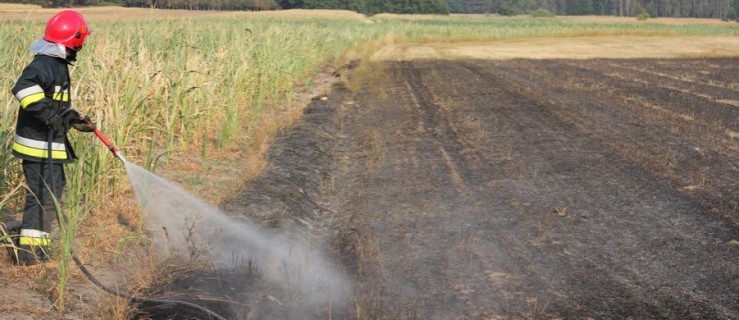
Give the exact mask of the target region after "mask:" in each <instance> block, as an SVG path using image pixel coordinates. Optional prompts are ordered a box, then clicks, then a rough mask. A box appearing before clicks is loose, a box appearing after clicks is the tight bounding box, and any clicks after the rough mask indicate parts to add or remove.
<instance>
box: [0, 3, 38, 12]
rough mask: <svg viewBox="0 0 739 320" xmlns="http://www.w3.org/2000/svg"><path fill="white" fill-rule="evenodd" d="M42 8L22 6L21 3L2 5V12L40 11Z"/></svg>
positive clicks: (0, 6)
mask: <svg viewBox="0 0 739 320" xmlns="http://www.w3.org/2000/svg"><path fill="white" fill-rule="evenodd" d="M39 9H41V6H39V5H37V4H20V3H0V11H6V10H39Z"/></svg>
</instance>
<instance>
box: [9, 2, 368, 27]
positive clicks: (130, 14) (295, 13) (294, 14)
mask: <svg viewBox="0 0 739 320" xmlns="http://www.w3.org/2000/svg"><path fill="white" fill-rule="evenodd" d="M6 7H7V8H6ZM59 10H61V9H43V8H41V7H40V6H36V5H22V4H0V20H24V21H46V20H47V19H49V17H51V16H52V15H54V14H56V13H57V12H59ZM75 10H77V11H78V12H80V13H81V14H82V15H84V16H85V19H86V20H87V21H89V22H91V23H95V22H103V21H115V20H131V19H151V18H182V17H187V18H199V17H218V16H224V17H231V16H243V17H245V18H251V17H263V18H285V19H304V18H315V19H334V20H359V21H365V22H372V21H371V20H370V19H368V18H367V17H366V16H365V15H363V14H360V13H356V12H353V11H346V10H298V9H295V10H280V11H256V12H244V11H191V10H161V9H146V8H121V7H85V8H75Z"/></svg>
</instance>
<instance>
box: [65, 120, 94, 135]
mask: <svg viewBox="0 0 739 320" xmlns="http://www.w3.org/2000/svg"><path fill="white" fill-rule="evenodd" d="M70 123H71V124H72V128H75V129H77V131H81V132H93V131H95V129H97V126H96V125H95V123H94V122H92V119H90V117H82V119H74V120H72V121H71V122H70Z"/></svg>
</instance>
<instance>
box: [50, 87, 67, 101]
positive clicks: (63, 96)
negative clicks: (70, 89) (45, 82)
mask: <svg viewBox="0 0 739 320" xmlns="http://www.w3.org/2000/svg"><path fill="white" fill-rule="evenodd" d="M51 97H52V99H54V100H57V101H69V94H68V93H67V91H66V90H62V87H61V86H55V87H54V94H53V95H51Z"/></svg>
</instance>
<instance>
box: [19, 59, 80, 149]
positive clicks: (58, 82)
mask: <svg viewBox="0 0 739 320" xmlns="http://www.w3.org/2000/svg"><path fill="white" fill-rule="evenodd" d="M68 64H69V63H68V62H67V60H65V59H63V58H60V57H53V56H48V55H41V54H38V55H36V56H35V57H34V59H33V61H32V62H31V63H30V64H29V65H28V66H27V67H26V68H25V69H24V70H23V73H22V74H21V76H20V78H18V81H17V82H16V84H15V86H14V87H13V89H12V92H13V95H15V98H16V99H17V100H18V102H20V111H19V112H18V123H17V125H16V129H15V140H14V142H13V155H15V156H16V157H18V158H21V159H25V160H29V161H37V162H42V161H45V160H47V159H48V148H49V144H48V139H49V132H50V131H51V129H50V128H49V126H48V125H47V124H46V121H47V120H49V118H51V117H52V116H53V115H55V114H63V113H64V112H65V111H66V110H68V109H69V108H70V107H71V97H70V95H71V90H70V79H69V69H68ZM51 154H52V159H54V162H55V163H68V162H72V161H74V160H75V159H76V156H75V154H74V151H73V150H72V146H71V145H70V143H69V140H68V139H67V135H66V132H54V136H53V137H52V151H51Z"/></svg>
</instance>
